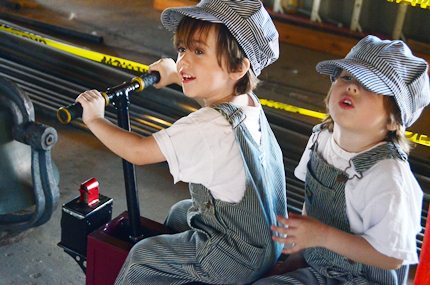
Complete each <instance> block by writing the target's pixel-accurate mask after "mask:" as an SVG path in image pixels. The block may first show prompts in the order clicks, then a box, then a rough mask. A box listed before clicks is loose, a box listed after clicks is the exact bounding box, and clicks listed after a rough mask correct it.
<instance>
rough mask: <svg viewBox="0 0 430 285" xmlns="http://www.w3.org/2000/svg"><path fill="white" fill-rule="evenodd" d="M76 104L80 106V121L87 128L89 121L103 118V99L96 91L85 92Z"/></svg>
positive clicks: (77, 99)
mask: <svg viewBox="0 0 430 285" xmlns="http://www.w3.org/2000/svg"><path fill="white" fill-rule="evenodd" d="M76 102H79V103H80V104H81V106H82V109H83V113H82V121H84V123H85V124H86V125H87V126H88V125H89V124H90V123H91V121H93V120H95V119H98V118H104V111H105V99H104V98H103V96H102V94H100V92H99V91H97V90H87V91H85V92H83V93H81V94H80V95H79V96H78V98H76Z"/></svg>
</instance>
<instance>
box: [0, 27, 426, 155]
mask: <svg viewBox="0 0 430 285" xmlns="http://www.w3.org/2000/svg"><path fill="white" fill-rule="evenodd" d="M0 30H3V31H5V32H8V33H11V34H14V35H18V36H21V37H24V38H27V39H30V40H32V41H35V42H38V43H40V44H44V45H47V46H50V47H52V48H55V49H58V50H61V51H64V52H67V53H70V54H73V55H76V56H79V57H83V58H86V59H89V60H92V61H96V62H99V63H103V64H106V65H110V66H114V67H119V68H122V69H127V70H132V71H136V72H139V73H145V72H148V70H149V67H148V66H147V65H145V64H141V63H138V62H134V61H131V60H127V59H123V58H119V57H115V56H110V55H106V54H102V53H99V52H94V51H90V50H87V49H83V48H79V47H76V46H72V45H69V44H65V43H61V42H58V41H55V40H52V39H47V38H44V37H41V36H39V35H36V34H33V33H30V32H26V31H22V30H19V29H17V28H13V27H10V26H8V25H6V24H0ZM260 102H261V105H263V106H266V107H269V108H274V109H279V110H283V111H286V112H289V113H296V114H300V115H303V116H308V117H312V118H316V119H320V120H322V119H324V118H325V117H326V114H324V113H321V112H317V111H312V110H308V109H305V108H300V107H296V106H293V105H288V104H285V103H281V102H276V101H273V100H268V99H260ZM406 137H407V138H408V139H409V140H411V141H413V142H414V143H417V144H421V145H424V146H429V147H430V138H429V137H428V136H427V135H424V134H418V133H412V132H409V131H407V132H406Z"/></svg>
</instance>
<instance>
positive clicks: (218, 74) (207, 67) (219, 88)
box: [176, 28, 235, 105]
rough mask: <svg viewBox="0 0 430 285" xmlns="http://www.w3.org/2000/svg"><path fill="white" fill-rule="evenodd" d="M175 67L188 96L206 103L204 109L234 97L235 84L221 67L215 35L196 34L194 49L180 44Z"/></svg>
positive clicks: (210, 33)
mask: <svg viewBox="0 0 430 285" xmlns="http://www.w3.org/2000/svg"><path fill="white" fill-rule="evenodd" d="M177 46H178V48H177V52H178V58H177V61H176V67H177V71H178V74H179V77H180V79H181V81H182V89H183V92H184V94H185V95H186V96H188V97H191V98H196V99H201V100H204V101H205V105H212V104H213V103H216V102H219V101H223V100H224V99H225V98H228V97H230V96H232V94H233V90H234V84H235V81H234V80H233V79H232V77H231V74H229V73H228V72H227V70H226V69H225V68H223V67H221V66H220V65H219V64H218V60H217V53H216V32H215V31H214V29H213V28H211V29H210V30H209V33H208V34H207V35H200V34H195V35H194V36H193V43H192V46H190V47H187V46H185V45H184V44H183V43H181V42H179V44H178V45H177Z"/></svg>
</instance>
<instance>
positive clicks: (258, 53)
mask: <svg viewBox="0 0 430 285" xmlns="http://www.w3.org/2000/svg"><path fill="white" fill-rule="evenodd" d="M183 16H188V17H191V18H195V19H199V20H204V21H209V22H212V23H222V24H224V25H226V27H227V28H228V29H229V31H230V32H231V33H232V35H233V36H234V37H235V39H236V40H237V42H238V43H239V45H240V46H241V47H242V49H243V51H244V52H245V54H246V56H247V58H248V59H249V61H250V62H251V67H252V70H253V71H254V73H255V75H256V76H258V75H259V74H260V73H261V70H262V69H263V68H264V67H266V66H268V65H269V64H271V63H272V62H274V61H275V60H277V59H278V57H279V41H278V37H279V35H278V31H277V30H276V28H275V25H274V24H273V22H272V19H271V18H270V16H269V14H268V13H267V11H266V10H265V9H264V7H263V4H262V3H261V2H260V1H259V0H235V1H231V0H202V1H200V3H198V4H197V5H196V6H191V7H179V8H168V9H166V10H164V11H163V13H162V14H161V23H162V24H163V25H164V27H165V28H166V29H168V30H169V31H172V32H174V31H175V30H176V27H177V26H178V24H179V22H180V20H181V19H182V17H183Z"/></svg>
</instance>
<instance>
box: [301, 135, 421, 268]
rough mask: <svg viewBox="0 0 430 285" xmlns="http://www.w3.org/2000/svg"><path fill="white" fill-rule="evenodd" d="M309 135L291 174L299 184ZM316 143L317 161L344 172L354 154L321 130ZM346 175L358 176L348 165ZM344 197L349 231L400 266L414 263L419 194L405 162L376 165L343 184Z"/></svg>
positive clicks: (418, 224) (419, 188)
mask: <svg viewBox="0 0 430 285" xmlns="http://www.w3.org/2000/svg"><path fill="white" fill-rule="evenodd" d="M315 137H316V134H315V133H314V134H313V135H312V136H311V138H310V139H309V141H308V145H307V146H306V149H305V151H304V153H303V156H302V158H301V160H300V162H299V165H298V166H297V168H296V169H295V171H294V174H295V176H296V177H297V178H298V179H300V180H303V181H304V180H305V177H306V171H307V168H306V165H307V162H308V161H309V156H310V150H309V148H310V147H311V145H312V142H313V141H314V140H315ZM318 142H319V145H318V152H320V153H321V154H322V156H323V158H324V159H325V160H326V161H327V162H328V163H329V164H331V165H333V166H335V167H336V168H339V169H342V170H345V169H347V168H348V166H349V160H350V159H351V158H352V157H354V156H356V155H357V154H358V153H349V152H346V151H344V150H343V149H341V148H340V147H339V146H338V145H337V143H336V142H335V141H334V139H333V136H332V134H331V133H329V132H328V131H327V130H323V131H322V132H321V133H320V135H319V138H318ZM374 147H376V146H374ZM346 172H347V173H348V175H349V177H352V176H354V174H357V175H358V173H357V172H356V171H355V169H354V166H352V167H351V168H349V169H347V171H346ZM345 199H346V213H347V216H348V220H349V224H350V227H351V232H352V233H354V234H358V235H361V236H362V237H363V238H365V239H366V240H367V241H368V242H369V243H370V244H371V245H372V246H373V247H374V248H375V249H376V250H378V251H379V252H381V253H383V254H385V255H387V256H390V257H394V258H397V259H402V260H403V264H415V263H417V262H418V256H417V250H416V235H417V234H418V233H419V232H420V231H421V225H420V220H421V204H422V199H423V193H422V190H421V187H420V186H419V184H418V182H417V181H416V179H415V177H414V175H413V173H412V171H411V170H410V167H409V163H408V162H406V161H401V160H398V159H386V160H382V161H379V162H377V163H376V164H375V165H374V166H372V167H371V168H370V169H369V170H367V171H366V172H364V173H363V177H362V178H361V179H358V178H357V177H355V178H352V179H350V180H348V181H347V183H346V185H345ZM304 212H306V209H304Z"/></svg>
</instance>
